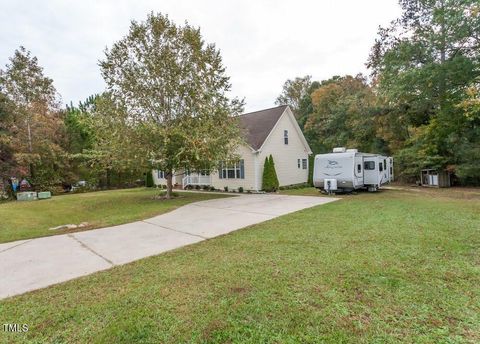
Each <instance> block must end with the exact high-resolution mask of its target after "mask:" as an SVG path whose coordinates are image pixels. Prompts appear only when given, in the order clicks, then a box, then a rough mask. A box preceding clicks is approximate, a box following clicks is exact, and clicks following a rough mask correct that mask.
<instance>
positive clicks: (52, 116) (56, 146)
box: [0, 47, 66, 185]
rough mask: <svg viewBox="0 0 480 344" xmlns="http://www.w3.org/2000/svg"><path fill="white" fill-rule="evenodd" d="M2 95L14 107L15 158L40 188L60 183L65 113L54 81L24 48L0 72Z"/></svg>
mask: <svg viewBox="0 0 480 344" xmlns="http://www.w3.org/2000/svg"><path fill="white" fill-rule="evenodd" d="M0 92H2V93H4V94H5V95H6V97H7V98H8V100H9V101H10V103H11V104H12V114H13V124H12V126H11V133H12V138H13V141H12V146H13V147H15V151H14V158H15V161H16V163H17V164H18V166H19V167H20V169H21V170H22V169H28V172H29V175H30V178H31V180H32V181H33V182H34V183H37V184H38V185H47V184H48V185H51V184H55V183H58V182H60V181H61V179H62V177H61V174H62V171H63V170H64V167H65V163H66V159H65V151H64V149H63V144H64V138H65V135H64V128H63V118H62V117H63V113H62V111H60V109H59V106H58V102H57V92H56V90H55V88H54V87H53V81H52V79H50V78H48V77H46V76H44V75H43V69H42V68H41V67H40V66H39V64H38V60H37V58H36V57H33V56H31V54H30V52H29V51H27V50H26V49H25V48H24V47H20V48H19V49H18V50H15V53H14V55H13V57H11V58H10V63H9V64H7V65H6V69H5V70H0Z"/></svg>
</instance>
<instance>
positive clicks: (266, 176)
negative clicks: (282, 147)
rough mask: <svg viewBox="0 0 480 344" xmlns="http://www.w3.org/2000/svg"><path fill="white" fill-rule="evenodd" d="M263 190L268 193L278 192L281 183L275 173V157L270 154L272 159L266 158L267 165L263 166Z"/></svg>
mask: <svg viewBox="0 0 480 344" xmlns="http://www.w3.org/2000/svg"><path fill="white" fill-rule="evenodd" d="M262 179H263V180H262V182H263V190H265V191H267V192H272V191H277V190H278V186H279V182H278V177H277V172H276V171H275V163H274V162H273V157H272V155H271V154H270V157H268V158H267V157H266V158H265V163H264V166H263V178H262Z"/></svg>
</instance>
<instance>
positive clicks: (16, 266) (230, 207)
mask: <svg viewBox="0 0 480 344" xmlns="http://www.w3.org/2000/svg"><path fill="white" fill-rule="evenodd" d="M335 200H336V199H335V198H327V197H310V196H284V195H242V196H237V197H231V198H221V199H214V200H208V201H202V202H196V203H191V204H189V205H185V206H183V207H181V208H178V209H176V210H174V211H172V212H169V213H166V214H163V215H159V216H156V217H153V218H151V219H147V220H144V221H137V222H133V223H129V224H124V225H120V226H114V227H107V228H100V229H95V230H90V231H85V232H79V233H72V234H64V235H57V236H51V237H45V238H38V239H31V240H21V241H16V242H10V243H6V244H0V276H1V279H0V299H1V298H6V297H9V296H13V295H17V294H22V293H24V292H27V291H31V290H35V289H39V288H44V287H47V286H49V285H52V284H55V283H59V282H64V281H67V280H70V279H73V278H76V277H80V276H84V275H88V274H91V273H93V272H96V271H100V270H105V269H109V268H111V267H113V266H115V265H120V264H125V263H129V262H132V261H135V260H137V259H141V258H145V257H148V256H152V255H156V254H159V253H162V252H165V251H169V250H172V249H175V248H178V247H182V246H185V245H189V244H193V243H196V242H199V241H202V240H206V239H210V238H213V237H216V236H219V235H222V234H226V233H229V232H232V231H235V230H237V229H240V228H243V227H246V226H249V225H253V224H256V223H260V222H263V221H267V220H270V219H273V218H275V217H278V216H280V215H284V214H288V213H291V212H294V211H298V210H301V209H305V208H310V207H313V206H316V205H320V204H325V203H328V202H332V201H335Z"/></svg>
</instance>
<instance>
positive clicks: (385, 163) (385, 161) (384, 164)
mask: <svg viewBox="0 0 480 344" xmlns="http://www.w3.org/2000/svg"><path fill="white" fill-rule="evenodd" d="M383 166H385V169H387V159H383Z"/></svg>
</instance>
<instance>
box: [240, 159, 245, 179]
mask: <svg viewBox="0 0 480 344" xmlns="http://www.w3.org/2000/svg"><path fill="white" fill-rule="evenodd" d="M240 178H241V179H245V162H244V161H243V159H242V160H240Z"/></svg>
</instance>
